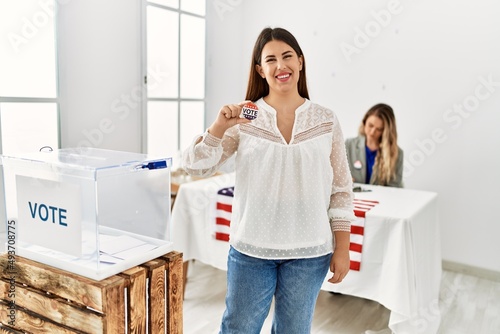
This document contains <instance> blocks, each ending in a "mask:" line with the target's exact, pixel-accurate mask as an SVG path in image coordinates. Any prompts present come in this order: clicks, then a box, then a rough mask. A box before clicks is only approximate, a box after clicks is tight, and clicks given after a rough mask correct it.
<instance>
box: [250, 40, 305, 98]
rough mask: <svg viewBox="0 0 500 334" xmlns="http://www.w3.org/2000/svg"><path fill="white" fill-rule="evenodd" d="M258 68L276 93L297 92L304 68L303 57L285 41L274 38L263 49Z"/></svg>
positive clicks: (271, 89) (270, 89)
mask: <svg viewBox="0 0 500 334" xmlns="http://www.w3.org/2000/svg"><path fill="white" fill-rule="evenodd" d="M256 70H257V72H258V73H259V74H260V76H261V77H262V78H265V79H266V81H267V83H268V84H269V91H270V93H271V92H274V93H280V94H285V93H297V92H298V88H297V83H298V81H299V77H300V71H301V70H302V57H299V56H298V55H297V53H296V52H295V51H294V50H293V48H292V47H291V46H290V45H288V44H286V43H285V42H282V41H278V40H272V41H270V42H268V43H267V44H266V45H265V46H264V48H263V49H262V56H261V61H260V64H259V65H256Z"/></svg>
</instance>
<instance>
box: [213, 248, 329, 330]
mask: <svg viewBox="0 0 500 334" xmlns="http://www.w3.org/2000/svg"><path fill="white" fill-rule="evenodd" d="M331 257H332V254H327V255H324V256H320V257H315V258H307V259H292V260H264V259H258V258H254V257H251V256H247V255H244V254H242V253H240V252H238V251H237V250H235V249H234V248H233V247H231V248H230V250H229V257H228V262H227V264H228V268H227V293H226V310H225V312H224V315H223V317H222V325H221V329H220V332H219V333H220V334H259V333H260V330H261V329H262V325H263V323H264V320H265V319H266V317H267V315H268V314H269V309H270V307H271V302H272V299H273V296H274V298H275V304H274V318H273V325H272V330H271V333H273V334H295V333H296V334H308V333H310V332H311V323H312V318H313V314H314V308H315V306H316V300H317V298H318V294H319V290H320V289H321V285H322V284H323V281H324V279H325V277H326V274H327V273H328V269H329V268H330V259H331Z"/></svg>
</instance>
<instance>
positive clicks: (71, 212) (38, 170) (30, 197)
mask: <svg viewBox="0 0 500 334" xmlns="http://www.w3.org/2000/svg"><path fill="white" fill-rule="evenodd" d="M171 165H172V160H171V159H170V158H154V159H153V158H152V157H149V156H147V155H145V154H138V153H130V152H122V151H112V150H104V149H96V148H78V149H71V148H69V149H61V150H55V151H52V152H35V153H29V154H19V155H11V156H7V155H4V156H2V172H3V189H4V197H5V216H6V219H5V220H6V224H4V226H2V227H1V229H0V232H1V233H0V235H1V237H2V248H4V252H9V251H11V252H10V253H9V254H14V253H15V254H16V255H21V256H24V257H26V258H29V259H32V260H35V261H38V262H41V263H44V264H48V265H51V266H53V267H56V268H60V269H63V270H67V271H70V272H73V273H76V274H79V275H82V276H85V277H88V278H92V279H96V280H101V279H104V278H107V277H109V276H112V275H114V274H117V273H119V272H122V271H124V270H127V269H129V268H131V267H133V266H135V265H138V264H140V263H144V262H145V261H149V260H151V259H154V258H157V257H158V256H162V255H164V254H166V253H168V252H170V251H171V250H172V242H171V240H170V168H171Z"/></svg>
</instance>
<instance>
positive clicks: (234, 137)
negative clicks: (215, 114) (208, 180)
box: [181, 125, 239, 177]
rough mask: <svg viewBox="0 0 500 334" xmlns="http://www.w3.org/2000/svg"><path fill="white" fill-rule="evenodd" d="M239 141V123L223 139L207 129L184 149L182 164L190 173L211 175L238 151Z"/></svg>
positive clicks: (204, 175) (202, 175)
mask: <svg viewBox="0 0 500 334" xmlns="http://www.w3.org/2000/svg"><path fill="white" fill-rule="evenodd" d="M238 143H239V127H238V126H237V125H235V126H233V127H232V128H230V129H228V130H227V131H226V133H225V134H224V137H222V139H220V138H217V137H215V136H213V135H211V134H210V133H209V132H208V131H205V133H204V134H203V135H201V136H198V137H196V138H195V139H194V140H193V142H192V143H191V145H190V146H189V147H188V148H187V149H186V150H184V152H183V154H182V162H181V166H182V168H183V169H184V170H185V171H186V172H187V173H188V174H190V175H196V176H201V177H207V176H211V175H213V174H215V172H217V170H219V168H220V166H222V165H223V164H224V163H225V162H226V161H227V160H228V159H229V158H230V157H231V156H232V155H233V154H234V153H235V152H236V151H237V148H238Z"/></svg>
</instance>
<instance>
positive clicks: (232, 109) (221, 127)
mask: <svg viewBox="0 0 500 334" xmlns="http://www.w3.org/2000/svg"><path fill="white" fill-rule="evenodd" d="M248 102H250V101H243V102H240V103H238V104H227V105H225V106H223V107H222V108H220V110H219V113H218V114H217V118H216V119H215V121H214V122H213V123H212V125H211V126H210V127H209V128H208V132H209V133H210V134H211V135H212V136H215V137H217V138H222V137H223V136H224V133H225V132H226V130H227V129H229V128H230V127H233V126H234V125H236V124H245V123H250V122H251V121H250V120H248V119H246V118H244V117H240V115H241V109H243V106H244V105H245V103H248Z"/></svg>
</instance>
